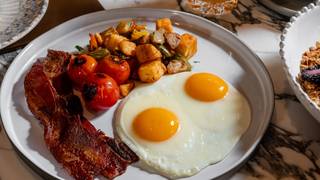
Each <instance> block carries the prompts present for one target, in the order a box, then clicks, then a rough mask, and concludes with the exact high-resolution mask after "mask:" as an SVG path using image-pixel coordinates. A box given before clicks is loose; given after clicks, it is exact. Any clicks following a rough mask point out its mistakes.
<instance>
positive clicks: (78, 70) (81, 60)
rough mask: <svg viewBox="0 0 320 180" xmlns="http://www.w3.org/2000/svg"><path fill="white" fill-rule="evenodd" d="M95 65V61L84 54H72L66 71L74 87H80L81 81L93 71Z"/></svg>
mask: <svg viewBox="0 0 320 180" xmlns="http://www.w3.org/2000/svg"><path fill="white" fill-rule="evenodd" d="M97 65H98V63H97V61H96V60H95V59H94V58H93V57H91V56H89V55H86V54H81V55H78V56H73V57H72V58H71V59H70V63H69V64H68V69H67V72H68V76H69V78H70V79H71V81H72V82H73V84H74V85H75V88H76V89H82V86H83V83H84V82H86V80H87V78H88V76H90V75H91V74H92V73H94V72H95V70H96V68H97Z"/></svg>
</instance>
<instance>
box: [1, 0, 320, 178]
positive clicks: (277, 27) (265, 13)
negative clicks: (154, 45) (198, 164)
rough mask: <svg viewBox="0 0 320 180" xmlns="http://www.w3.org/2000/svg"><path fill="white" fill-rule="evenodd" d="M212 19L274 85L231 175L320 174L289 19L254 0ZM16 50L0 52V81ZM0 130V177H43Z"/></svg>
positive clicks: (117, 3) (139, 2)
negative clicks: (289, 65) (295, 76)
mask: <svg viewBox="0 0 320 180" xmlns="http://www.w3.org/2000/svg"><path fill="white" fill-rule="evenodd" d="M99 2H100V3H101V4H102V5H103V7H104V8H105V9H112V8H119V7H133V6H135V7H158V8H172V9H181V8H180V7H179V1H175V0H162V1H161V0H99ZM159 2H161V3H159ZM181 10H182V9H181ZM210 20H212V21H214V22H216V23H218V24H220V25H222V26H224V27H225V28H227V29H229V30H230V31H232V32H234V33H235V34H237V35H238V37H239V38H240V39H241V40H243V41H244V42H245V43H246V44H247V45H248V46H249V47H250V48H251V49H253V50H254V51H255V52H256V53H257V55H258V56H259V57H260V58H261V59H262V61H263V62H264V64H265V65H266V67H267V69H268V71H269V72H270V75H271V77H272V80H273V83H274V87H275V98H276V103H275V112H274V115H273V118H272V122H271V123H270V125H269V127H268V130H267V132H266V134H265V135H264V138H263V139H262V141H261V143H260V144H259V146H258V147H257V149H256V151H255V152H254V153H253V155H252V156H251V158H250V159H249V161H248V162H247V163H246V164H245V165H244V166H243V167H242V168H241V169H240V170H239V171H238V172H236V173H235V174H234V175H233V176H232V177H230V178H231V179H320V141H319V140H320V124H319V123H318V122H317V121H316V120H315V119H314V118H313V117H312V116H311V115H310V114H309V113H308V112H307V111H306V110H305V108H304V107H303V106H302V104H301V103H300V102H299V101H298V100H297V98H296V97H295V95H294V94H293V91H292V90H291V88H290V87H289V84H288V82H287V79H286V76H285V73H284V70H283V68H282V66H281V62H280V61H281V59H280V56H279V53H278V51H279V45H278V44H279V41H280V32H281V29H282V28H283V27H284V25H285V23H286V22H287V21H288V19H287V18H285V17H283V16H281V15H278V14H276V13H275V12H272V11H270V10H268V9H266V8H265V7H264V6H262V5H261V4H260V3H259V2H257V1H256V0H240V2H239V6H238V8H237V9H235V10H234V11H233V13H232V14H230V15H228V16H223V17H221V18H212V19H210ZM19 51H20V50H16V51H13V52H9V53H6V54H0V82H1V81H2V79H3V76H4V75H5V72H6V69H7V68H8V67H9V66H10V63H11V62H12V61H13V59H14V58H15V56H17V54H18V53H19ZM0 128H1V127H0ZM0 131H1V132H0V180H7V179H8V180H16V179H17V180H18V179H24V180H29V179H30V180H31V179H41V177H40V176H39V175H37V174H36V173H35V172H34V171H33V170H32V169H31V168H30V167H29V166H28V165H26V164H25V163H24V161H23V160H22V159H20V158H19V156H18V155H17V153H16V152H15V151H14V150H13V147H12V146H11V144H10V142H9V140H8V139H7V137H6V135H5V133H4V132H3V131H4V130H3V128H2V130H0Z"/></svg>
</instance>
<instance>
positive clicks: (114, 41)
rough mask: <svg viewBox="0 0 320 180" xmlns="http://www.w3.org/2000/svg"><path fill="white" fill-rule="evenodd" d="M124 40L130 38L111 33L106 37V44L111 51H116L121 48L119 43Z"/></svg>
mask: <svg viewBox="0 0 320 180" xmlns="http://www.w3.org/2000/svg"><path fill="white" fill-rule="evenodd" d="M124 40H128V39H127V38H126V37H124V36H121V35H118V34H111V35H109V36H108V37H107V38H106V39H105V41H104V45H105V47H106V48H108V49H109V50H110V51H115V50H118V49H119V44H120V43H121V41H124Z"/></svg>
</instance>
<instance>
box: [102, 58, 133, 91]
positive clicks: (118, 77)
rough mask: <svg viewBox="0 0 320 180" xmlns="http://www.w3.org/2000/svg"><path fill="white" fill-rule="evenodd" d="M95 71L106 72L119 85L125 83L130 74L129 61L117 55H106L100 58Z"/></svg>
mask: <svg viewBox="0 0 320 180" xmlns="http://www.w3.org/2000/svg"><path fill="white" fill-rule="evenodd" d="M97 71H98V72H101V73H105V74H108V75H109V76H111V77H112V78H113V79H114V80H115V81H116V82H117V83H118V84H119V85H120V84H123V83H125V82H126V81H127V80H128V79H129V76H130V66H129V63H128V62H127V61H126V60H123V59H121V58H120V57H118V56H106V57H104V58H103V59H101V60H100V61H99V66H98V70H97Z"/></svg>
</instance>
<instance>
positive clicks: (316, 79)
mask: <svg viewBox="0 0 320 180" xmlns="http://www.w3.org/2000/svg"><path fill="white" fill-rule="evenodd" d="M301 78H302V79H303V80H305V81H309V82H313V83H316V84H320V65H317V66H313V67H310V68H307V69H304V70H302V72H301Z"/></svg>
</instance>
